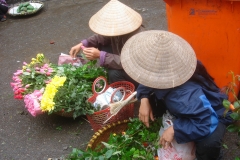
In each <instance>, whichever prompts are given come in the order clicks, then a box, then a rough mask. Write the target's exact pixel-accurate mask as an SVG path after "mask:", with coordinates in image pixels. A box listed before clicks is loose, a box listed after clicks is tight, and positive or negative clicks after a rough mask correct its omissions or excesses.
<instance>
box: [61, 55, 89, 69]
mask: <svg viewBox="0 0 240 160" xmlns="http://www.w3.org/2000/svg"><path fill="white" fill-rule="evenodd" d="M84 63H85V61H84V60H83V59H82V58H81V57H76V59H73V58H72V57H71V56H70V55H68V54H64V53H61V54H60V56H59V58H58V65H62V64H72V65H74V66H76V67H81V66H82V65H83V64H84Z"/></svg>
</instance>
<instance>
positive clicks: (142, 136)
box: [66, 118, 162, 160]
mask: <svg viewBox="0 0 240 160" xmlns="http://www.w3.org/2000/svg"><path fill="white" fill-rule="evenodd" d="M127 125H128V127H127V129H126V131H125V132H121V133H111V134H110V136H109V139H108V141H107V142H102V144H98V145H97V147H95V148H92V149H91V148H88V149H87V150H86V151H83V150H80V149H77V148H74V149H73V150H72V152H71V153H70V154H69V155H68V156H67V158H66V159H67V160H90V159H92V160H139V159H146V160H154V159H157V156H156V154H157V149H158V147H159V145H158V144H159V143H158V142H159V129H160V127H161V125H162V119H161V118H158V119H155V121H153V122H151V124H150V127H149V128H147V127H146V126H145V125H144V124H143V123H142V122H141V121H139V119H138V118H133V119H130V122H128V124H127ZM114 127H118V125H114ZM102 134H104V132H103V133H102ZM99 136H101V134H100V135H99ZM102 145H103V146H104V147H102Z"/></svg>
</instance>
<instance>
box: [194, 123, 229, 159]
mask: <svg viewBox="0 0 240 160" xmlns="http://www.w3.org/2000/svg"><path fill="white" fill-rule="evenodd" d="M225 131H226V126H225V125H224V124H222V123H221V122H219V123H218V126H217V128H216V130H215V131H214V132H213V133H212V134H211V135H210V136H208V137H206V138H205V139H203V140H202V141H200V142H195V144H196V157H197V160H221V159H222V158H223V157H222V156H223V155H222V153H221V148H222V142H223V137H224V134H225Z"/></svg>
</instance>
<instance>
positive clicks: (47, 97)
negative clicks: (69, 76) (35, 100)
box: [41, 76, 66, 111]
mask: <svg viewBox="0 0 240 160" xmlns="http://www.w3.org/2000/svg"><path fill="white" fill-rule="evenodd" d="M65 81H66V77H59V76H54V77H53V79H52V80H51V82H50V83H49V84H47V86H46V89H45V92H44V93H43V96H42V100H41V109H42V110H43V111H52V110H54V105H55V103H54V102H53V99H54V96H55V94H56V93H57V91H58V90H57V89H58V87H60V86H63V84H64V82H65Z"/></svg>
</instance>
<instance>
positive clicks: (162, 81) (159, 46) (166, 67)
mask: <svg viewBox="0 0 240 160" xmlns="http://www.w3.org/2000/svg"><path fill="white" fill-rule="evenodd" d="M121 63H122V66H123V69H124V70H125V71H126V73H127V74H128V75H129V76H130V77H131V78H133V79H134V80H135V81H137V82H138V83H140V84H143V85H145V86H148V87H151V88H159V89H167V88H173V87H176V86H179V85H181V84H183V83H185V82H186V81H187V80H188V79H190V78H191V76H192V75H193V73H194V71H195V69H196V65H197V58H196V55H195V52H194V50H193V48H192V47H191V46H190V44H189V43H188V42H187V41H185V40H184V39H183V38H181V37H179V36H178V35H176V34H173V33H171V32H167V31H161V30H151V31H144V32H141V33H138V34H136V35H134V36H132V37H131V38H130V39H128V40H127V42H126V43H125V45H124V46H123V49H122V52H121Z"/></svg>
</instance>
